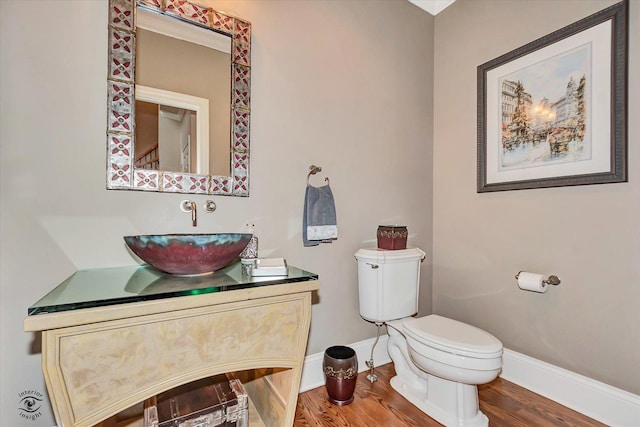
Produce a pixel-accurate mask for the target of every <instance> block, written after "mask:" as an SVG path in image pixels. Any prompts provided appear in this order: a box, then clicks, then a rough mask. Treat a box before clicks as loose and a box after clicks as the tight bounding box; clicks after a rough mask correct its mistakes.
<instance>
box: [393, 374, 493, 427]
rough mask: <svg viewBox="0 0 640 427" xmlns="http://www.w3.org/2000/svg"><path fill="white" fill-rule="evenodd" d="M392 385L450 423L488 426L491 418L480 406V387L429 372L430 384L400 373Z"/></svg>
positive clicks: (464, 426) (451, 425)
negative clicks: (439, 376) (446, 378)
mask: <svg viewBox="0 0 640 427" xmlns="http://www.w3.org/2000/svg"><path fill="white" fill-rule="evenodd" d="M391 386H392V387H393V388H394V390H396V391H397V392H398V393H400V394H401V395H402V396H403V397H404V398H405V399H407V400H408V401H409V402H411V403H412V404H413V405H414V406H416V407H417V408H418V409H420V410H421V411H422V412H424V413H425V414H427V415H429V416H430V417H431V418H433V419H434V420H436V421H438V422H439V423H440V424H443V425H445V426H447V427H487V426H488V425H489V418H487V416H486V415H485V414H483V413H482V411H480V409H479V407H478V387H477V386H475V385H469V384H462V383H457V382H453V381H448V380H445V379H442V378H438V377H435V376H433V375H430V374H427V381H426V387H425V386H423V385H421V384H418V383H416V381H415V378H406V379H405V378H403V377H402V376H401V375H396V376H395V377H393V378H391Z"/></svg>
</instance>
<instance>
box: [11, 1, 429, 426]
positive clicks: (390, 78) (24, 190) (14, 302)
mask: <svg viewBox="0 0 640 427" xmlns="http://www.w3.org/2000/svg"><path fill="white" fill-rule="evenodd" d="M209 4H211V5H212V6H213V7H214V8H216V9H219V10H223V11H225V12H227V13H229V14H231V15H237V16H241V17H243V18H245V19H247V20H249V21H251V22H252V24H253V29H254V33H253V55H252V61H253V63H252V79H253V80H252V97H251V99H252V118H251V136H252V141H251V142H252V146H251V155H252V160H251V197H249V198H228V197H213V199H215V201H216V203H217V204H218V209H217V211H216V212H215V213H213V214H205V213H204V209H202V205H203V204H204V202H205V200H206V199H208V197H205V196H190V198H193V199H194V200H196V202H197V203H198V205H199V206H198V207H199V208H200V209H199V211H200V212H202V213H201V214H200V216H199V221H198V223H199V224H198V227H197V228H196V229H193V228H192V227H191V218H190V215H189V214H185V213H183V212H181V211H180V210H179V203H180V201H181V200H183V199H186V198H187V197H185V196H182V195H177V194H154V193H142V192H130V191H107V190H105V156H106V148H105V147H106V142H105V141H106V139H105V129H106V126H105V123H106V93H107V85H106V77H107V27H106V25H107V3H106V2H104V1H82V0H78V1H70V0H65V1H63V0H60V1H48V0H42V1H29V2H27V1H22V0H15V1H13V0H2V1H0V20H1V21H0V31H1V33H0V36H1V40H2V48H1V49H0V55H1V57H0V58H1V69H0V76H1V78H0V89H1V96H0V102H1V104H0V108H1V114H0V120H1V123H0V137H1V141H2V155H1V156H0V174H1V175H0V190H1V195H2V200H1V203H0V221H1V222H0V226H1V230H0V231H1V233H2V234H1V236H2V237H1V239H0V305H1V307H0V313H1V314H0V316H1V320H0V333H1V342H0V357H1V362H2V363H1V364H0V381H1V390H0V395H1V396H2V399H0V405H1V407H0V413H1V416H0V417H1V418H0V425H2V426H5V425H6V426H11V427H14V426H15V427H19V426H30V427H35V426H48V427H50V426H51V425H52V424H53V420H52V418H51V414H50V413H49V412H45V413H43V414H42V415H41V416H40V417H39V418H38V420H36V421H34V422H32V421H26V420H23V419H21V418H20V417H19V416H18V410H17V407H18V402H19V396H18V395H19V393H21V392H23V391H25V390H40V391H41V392H44V391H45V388H44V383H43V380H42V374H41V371H40V350H39V344H38V339H37V336H34V335H33V334H28V333H24V332H22V321H23V319H24V317H25V316H26V313H27V307H29V306H30V305H31V304H33V303H34V302H35V301H36V300H38V299H39V298H40V297H41V296H43V295H44V294H45V293H46V292H48V291H49V290H51V289H52V288H53V287H54V286H56V285H57V284H58V283H60V282H61V281H62V280H64V279H65V278H66V277H68V276H69V275H71V274H72V273H73V272H74V271H75V270H76V269H78V268H92V267H106V266H116V265H123V264H132V263H134V262H135V261H134V260H133V259H132V258H131V256H129V254H128V252H127V251H126V249H125V247H124V244H123V241H122V236H123V235H127V234H137V233H168V232H193V231H195V232H200V233H204V232H220V231H239V230H240V229H241V227H242V226H243V224H244V223H245V222H246V221H251V222H253V223H255V224H256V232H257V234H258V236H259V238H260V255H261V256H263V257H268V256H283V257H285V258H287V260H288V261H289V263H290V264H292V265H295V266H299V267H302V268H305V269H307V270H310V271H313V272H316V273H318V274H319V275H320V279H321V289H320V291H319V293H318V296H317V299H316V302H315V304H314V306H313V312H312V316H313V320H312V327H311V336H310V341H309V347H308V353H309V354H314V353H318V352H321V351H324V349H325V348H326V347H328V346H330V345H334V344H349V343H354V342H357V341H360V340H363V339H367V338H370V337H372V336H375V326H373V325H371V324H368V323H366V322H365V321H363V320H362V319H361V318H360V317H359V314H358V302H357V281H356V280H357V278H356V262H355V260H354V258H353V254H354V253H355V252H356V251H357V249H358V248H360V247H364V246H372V245H375V232H376V228H377V226H378V224H388V223H392V224H393V223H397V224H404V225H407V226H408V227H409V230H410V234H411V236H410V244H412V245H415V246H420V247H422V248H424V249H425V251H426V252H427V253H428V254H429V258H431V240H432V236H431V232H432V222H431V215H432V207H431V201H432V194H431V188H432V185H431V181H432V135H433V125H432V117H433V110H432V99H433V98H432V97H433V95H432V82H433V17H432V16H430V15H428V14H427V13H424V12H422V11H420V10H419V9H417V8H416V7H415V6H413V5H412V4H410V3H409V2H406V1H393V0H389V1H376V2H372V3H370V4H368V7H366V8H363V7H362V5H363V3H362V2H360V1H339V2H338V1H298V0H290V1H264V0H252V1H232V0H228V1H210V2H209ZM311 164H316V165H320V166H322V168H323V172H322V173H321V174H320V175H318V176H315V177H312V183H313V184H317V185H321V184H323V183H324V181H323V179H324V177H325V176H328V177H330V179H331V186H332V189H333V191H334V195H335V197H336V203H337V211H338V212H337V214H338V222H339V224H338V225H339V238H338V240H337V241H335V242H334V243H333V244H330V245H324V246H320V247H315V248H303V247H302V238H301V228H302V208H303V205H302V202H303V196H304V189H305V185H306V183H305V180H306V174H307V171H308V167H309V165H311ZM430 278H431V272H430V269H429V266H428V265H427V264H426V263H425V266H424V270H423V283H422V295H423V304H422V307H423V310H426V311H428V310H429V309H430V306H429V299H430V295H431V286H430Z"/></svg>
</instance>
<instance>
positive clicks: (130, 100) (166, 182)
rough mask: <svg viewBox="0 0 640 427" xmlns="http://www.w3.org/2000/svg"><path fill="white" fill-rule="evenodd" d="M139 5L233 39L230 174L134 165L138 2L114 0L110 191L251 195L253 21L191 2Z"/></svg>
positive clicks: (142, 0) (149, 0) (143, 0)
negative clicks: (250, 138)
mask: <svg viewBox="0 0 640 427" xmlns="http://www.w3.org/2000/svg"><path fill="white" fill-rule="evenodd" d="M137 5H139V6H141V7H145V8H147V9H150V10H154V11H156V12H159V13H163V14H165V15H168V16H171V17H174V18H177V19H180V20H182V21H184V22H188V23H191V24H194V25H197V26H200V27H203V28H207V29H210V30H212V31H215V32H218V33H221V34H224V35H227V36H230V37H231V80H232V81H231V117H230V120H231V136H230V138H231V144H230V145H231V147H230V150H231V165H230V171H231V175H230V176H218V175H198V174H189V173H179V172H166V171H162V170H148V169H137V168H135V167H134V162H135V160H134V144H135V93H134V92H135V47H136V0H109V25H108V30H109V74H108V77H107V85H108V89H107V97H108V99H107V103H108V105H107V119H108V123H107V150H108V151H107V189H111V190H142V191H155V192H165V193H168V192H170V193H187V194H209V195H223V196H242V197H248V196H249V128H250V126H249V125H250V117H251V103H250V93H251V64H250V61H251V23H249V22H247V21H244V20H242V19H239V18H236V17H232V16H229V15H226V14H224V13H221V12H217V11H215V10H213V9H211V8H206V7H203V6H199V5H197V4H194V3H191V2H190V1H186V0H137Z"/></svg>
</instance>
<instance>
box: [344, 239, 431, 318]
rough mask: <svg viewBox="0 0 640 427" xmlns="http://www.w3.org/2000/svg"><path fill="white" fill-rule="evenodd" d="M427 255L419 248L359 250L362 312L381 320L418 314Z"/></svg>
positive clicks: (365, 316) (364, 314)
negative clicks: (421, 272) (419, 295)
mask: <svg viewBox="0 0 640 427" xmlns="http://www.w3.org/2000/svg"><path fill="white" fill-rule="evenodd" d="M424 256H425V253H424V252H423V251H422V250H420V249H418V248H410V249H402V250H383V249H377V248H371V249H360V250H359V251H358V252H356V254H355V257H356V260H358V297H359V302H360V316H362V318H363V319H365V320H368V321H370V322H375V323H382V322H387V321H390V320H395V319H401V318H403V317H408V316H412V315H414V314H416V313H417V312H418V290H419V288H420V286H419V285H420V262H421V261H422V260H423V259H424Z"/></svg>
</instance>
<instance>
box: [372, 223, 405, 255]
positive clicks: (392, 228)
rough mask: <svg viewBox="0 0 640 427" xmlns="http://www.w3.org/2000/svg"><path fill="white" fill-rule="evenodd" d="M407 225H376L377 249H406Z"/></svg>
mask: <svg viewBox="0 0 640 427" xmlns="http://www.w3.org/2000/svg"><path fill="white" fill-rule="evenodd" d="M408 236H409V231H407V227H405V226H401V225H380V226H378V249H391V250H396V249H407V237H408Z"/></svg>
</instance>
